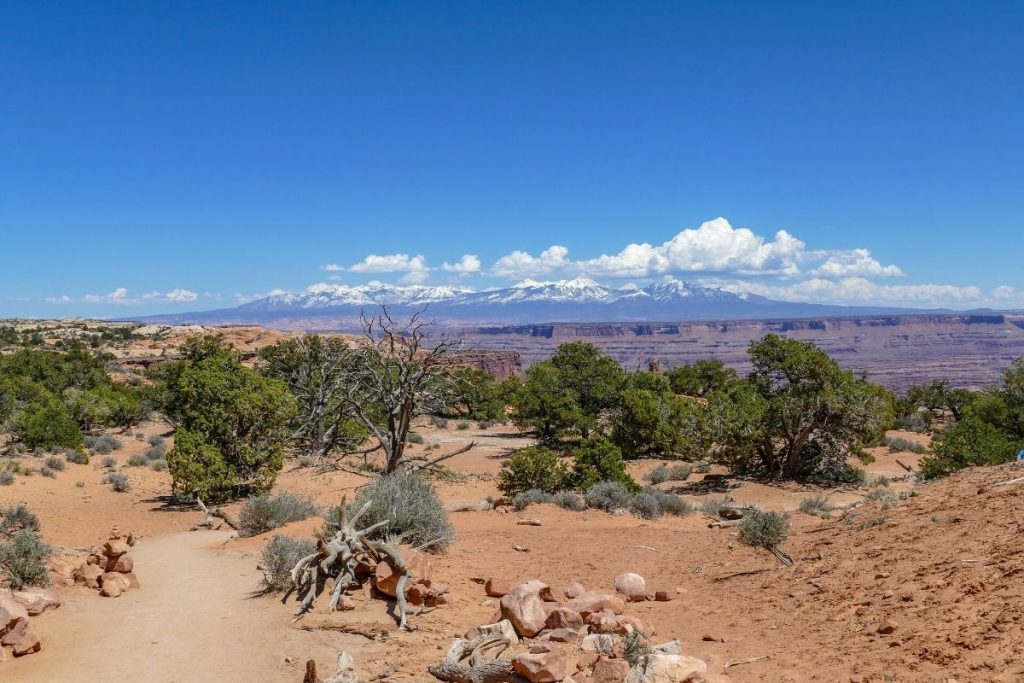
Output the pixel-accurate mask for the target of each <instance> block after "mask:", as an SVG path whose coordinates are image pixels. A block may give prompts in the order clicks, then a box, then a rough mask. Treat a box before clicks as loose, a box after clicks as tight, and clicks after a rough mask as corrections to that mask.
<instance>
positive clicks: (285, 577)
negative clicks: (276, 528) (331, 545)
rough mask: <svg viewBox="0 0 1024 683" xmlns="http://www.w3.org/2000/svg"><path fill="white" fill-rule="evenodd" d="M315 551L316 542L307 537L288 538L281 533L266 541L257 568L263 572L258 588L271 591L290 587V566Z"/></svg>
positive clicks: (267, 591)
mask: <svg viewBox="0 0 1024 683" xmlns="http://www.w3.org/2000/svg"><path fill="white" fill-rule="evenodd" d="M315 551H316V543H314V542H313V541H311V540H308V539H304V538H303V539H298V538H289V537H288V536H282V535H281V534H274V537H273V538H271V539H270V540H269V541H267V543H266V545H264V546H263V552H262V553H261V554H260V564H259V569H260V571H262V572H263V578H262V579H261V580H260V585H259V590H260V591H262V592H265V593H273V592H278V591H284V590H288V589H289V588H291V587H292V575H291V571H292V567H294V566H295V564H296V563H297V562H298V561H299V560H300V559H302V558H303V557H306V556H307V555H310V554H312V553H313V552H315Z"/></svg>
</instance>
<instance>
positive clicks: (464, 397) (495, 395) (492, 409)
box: [452, 367, 505, 421]
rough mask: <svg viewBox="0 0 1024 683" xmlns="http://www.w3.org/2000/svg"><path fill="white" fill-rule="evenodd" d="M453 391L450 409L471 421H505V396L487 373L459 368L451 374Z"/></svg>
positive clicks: (496, 382)
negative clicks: (455, 410)
mask: <svg viewBox="0 0 1024 683" xmlns="http://www.w3.org/2000/svg"><path fill="white" fill-rule="evenodd" d="M452 380H453V382H454V385H455V389H454V392H453V397H452V407H453V408H455V409H457V411H458V412H457V414H458V415H462V416H465V417H467V418H469V419H471V420H478V421H484V420H492V421H500V420H504V419H505V395H504V392H503V390H502V386H501V385H500V384H499V383H498V381H497V380H496V379H495V378H494V375H492V374H491V373H489V372H485V371H484V370H481V369H480V368H475V367H466V368H459V369H458V370H456V371H455V372H454V373H452Z"/></svg>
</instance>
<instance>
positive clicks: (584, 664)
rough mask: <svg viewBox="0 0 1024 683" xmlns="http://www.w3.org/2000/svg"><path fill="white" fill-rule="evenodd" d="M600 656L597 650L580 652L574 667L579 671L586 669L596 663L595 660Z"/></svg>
mask: <svg viewBox="0 0 1024 683" xmlns="http://www.w3.org/2000/svg"><path fill="white" fill-rule="evenodd" d="M600 658H601V655H600V654H598V653H597V652H584V653H582V654H580V657H579V659H578V660H576V668H577V670H579V671H586V670H587V669H589V668H591V667H592V666H594V665H595V664H597V660H599V659H600ZM577 680H579V679H577Z"/></svg>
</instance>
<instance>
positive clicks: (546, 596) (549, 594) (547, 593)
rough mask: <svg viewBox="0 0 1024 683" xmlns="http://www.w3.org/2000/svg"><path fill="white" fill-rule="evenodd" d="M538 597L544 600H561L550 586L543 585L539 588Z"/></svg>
mask: <svg viewBox="0 0 1024 683" xmlns="http://www.w3.org/2000/svg"><path fill="white" fill-rule="evenodd" d="M540 599H541V600H543V601H544V602H561V599H559V597H558V596H557V595H555V593H554V591H552V590H551V586H544V587H543V588H541V589H540Z"/></svg>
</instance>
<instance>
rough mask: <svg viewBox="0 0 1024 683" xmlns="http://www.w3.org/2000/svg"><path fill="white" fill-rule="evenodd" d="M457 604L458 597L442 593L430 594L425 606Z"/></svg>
mask: <svg viewBox="0 0 1024 683" xmlns="http://www.w3.org/2000/svg"><path fill="white" fill-rule="evenodd" d="M458 604H459V599H458V598H457V597H456V596H454V595H452V594H451V593H444V594H443V595H431V596H430V597H429V598H427V607H448V608H451V607H456V606H458Z"/></svg>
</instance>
